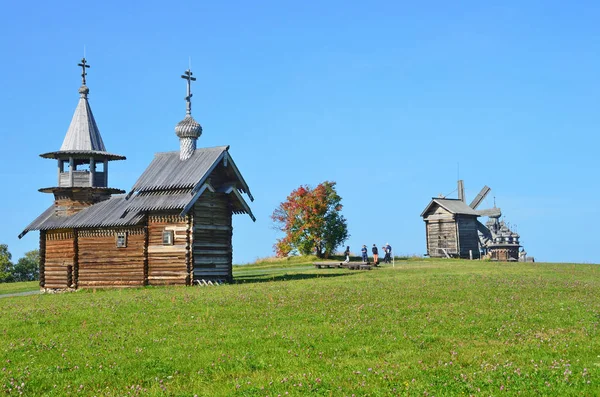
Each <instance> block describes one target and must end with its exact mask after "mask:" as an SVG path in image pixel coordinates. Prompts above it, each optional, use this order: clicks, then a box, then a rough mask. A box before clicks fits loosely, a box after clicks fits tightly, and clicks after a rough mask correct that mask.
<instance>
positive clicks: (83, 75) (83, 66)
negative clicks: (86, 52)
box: [77, 57, 90, 85]
mask: <svg viewBox="0 0 600 397" xmlns="http://www.w3.org/2000/svg"><path fill="white" fill-rule="evenodd" d="M77 66H81V84H82V85H85V76H87V73H86V71H85V69H86V68H89V67H90V65H88V64H87V63H86V60H85V57H84V58H83V59H81V63H78V64H77Z"/></svg>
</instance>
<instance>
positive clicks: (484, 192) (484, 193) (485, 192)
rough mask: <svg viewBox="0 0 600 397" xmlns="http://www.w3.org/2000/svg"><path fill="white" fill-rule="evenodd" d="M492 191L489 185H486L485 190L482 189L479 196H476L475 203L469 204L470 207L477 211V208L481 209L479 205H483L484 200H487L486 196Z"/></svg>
mask: <svg viewBox="0 0 600 397" xmlns="http://www.w3.org/2000/svg"><path fill="white" fill-rule="evenodd" d="M490 190H492V189H490V188H489V187H488V186H487V185H485V186H484V187H483V189H481V191H480V192H479V194H477V196H475V198H474V199H473V201H472V202H471V204H469V207H471V208H473V209H474V210H475V209H477V207H479V204H481V202H482V201H483V199H485V196H487V195H488V193H489V192H490Z"/></svg>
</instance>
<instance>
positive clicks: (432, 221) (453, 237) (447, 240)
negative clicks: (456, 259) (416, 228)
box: [423, 206, 458, 258]
mask: <svg viewBox="0 0 600 397" xmlns="http://www.w3.org/2000/svg"><path fill="white" fill-rule="evenodd" d="M423 219H424V220H425V227H426V229H427V230H426V232H427V254H428V255H429V256H430V257H432V258H445V257H446V255H445V254H444V251H443V250H442V249H445V250H446V252H447V253H448V254H449V255H457V254H458V235H457V230H456V222H455V220H454V215H453V214H452V213H450V212H449V211H447V210H445V209H444V208H442V207H439V206H438V207H437V208H435V209H434V210H433V211H431V212H430V213H429V214H426V215H425V217H424V218H423Z"/></svg>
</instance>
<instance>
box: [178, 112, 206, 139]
mask: <svg viewBox="0 0 600 397" xmlns="http://www.w3.org/2000/svg"><path fill="white" fill-rule="evenodd" d="M175 133H176V134H177V136H178V137H179V138H195V139H198V138H199V137H200V135H202V126H201V125H200V123H198V122H197V121H196V120H194V118H193V117H192V115H190V114H186V115H185V118H184V119H183V120H181V121H180V122H179V123H177V125H176V126H175Z"/></svg>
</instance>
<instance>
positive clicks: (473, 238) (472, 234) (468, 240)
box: [457, 215, 479, 259]
mask: <svg viewBox="0 0 600 397" xmlns="http://www.w3.org/2000/svg"><path fill="white" fill-rule="evenodd" d="M457 218H458V235H459V238H458V241H459V244H460V252H459V255H460V257H461V258H469V257H470V255H469V250H470V251H471V252H472V253H473V259H479V235H478V234H477V217H474V216H468V215H457Z"/></svg>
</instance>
